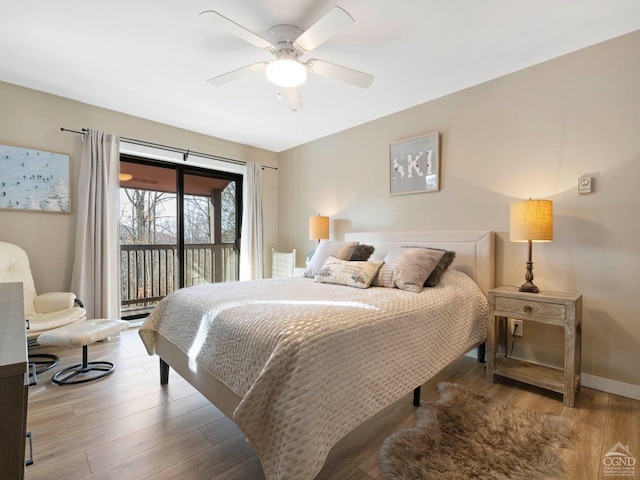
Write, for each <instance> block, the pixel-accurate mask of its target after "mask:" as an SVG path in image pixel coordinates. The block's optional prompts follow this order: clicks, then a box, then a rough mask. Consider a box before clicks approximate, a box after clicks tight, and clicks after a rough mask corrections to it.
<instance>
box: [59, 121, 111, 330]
mask: <svg viewBox="0 0 640 480" xmlns="http://www.w3.org/2000/svg"><path fill="white" fill-rule="evenodd" d="M83 142H84V144H83V146H82V157H81V160H80V176H79V180H78V215H77V225H76V246H75V260H74V264H73V274H72V277H71V287H72V291H73V292H74V293H75V294H76V295H77V297H78V299H79V300H81V301H82V303H84V306H85V308H86V310H87V316H88V318H114V319H119V318H120V265H119V253H118V250H119V233H118V195H119V190H118V187H119V181H118V173H119V171H120V163H119V162H120V139H119V138H118V137H117V136H116V135H111V134H106V133H104V132H101V131H98V130H88V131H86V132H85V135H84V139H83Z"/></svg>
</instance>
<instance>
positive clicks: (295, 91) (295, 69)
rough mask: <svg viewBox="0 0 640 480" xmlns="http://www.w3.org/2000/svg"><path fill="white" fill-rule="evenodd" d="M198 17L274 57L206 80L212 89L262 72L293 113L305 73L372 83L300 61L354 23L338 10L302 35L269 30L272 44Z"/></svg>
mask: <svg viewBox="0 0 640 480" xmlns="http://www.w3.org/2000/svg"><path fill="white" fill-rule="evenodd" d="M200 15H207V16H210V17H214V18H215V19H216V20H219V21H220V22H221V23H222V25H224V27H225V28H226V29H227V31H229V33H231V34H233V35H235V36H236V37H238V38H241V39H242V40H245V41H246V42H249V43H251V44H252V45H255V46H256V47H258V48H261V49H263V50H268V51H270V52H271V53H272V54H273V56H274V57H275V58H274V59H273V60H272V61H270V62H257V63H253V64H251V65H247V66H245V67H242V68H239V69H237V70H233V71H230V72H227V73H223V74H222V75H218V76H216V77H213V78H210V79H209V80H208V82H209V83H211V84H212V85H215V86H219V85H224V84H225V83H228V82H231V81H233V80H237V79H238V78H241V77H244V76H246V75H250V74H253V73H257V72H263V71H265V72H266V76H267V79H269V81H271V82H272V83H274V84H276V85H277V86H279V87H282V88H284V89H286V94H287V103H288V105H289V108H290V109H291V110H294V111H296V110H298V109H300V108H301V107H302V93H301V91H300V86H301V85H302V84H303V83H304V82H305V81H306V80H307V72H311V73H315V74H318V75H323V76H325V77H330V78H334V79H336V80H340V81H343V82H346V83H349V84H351V85H355V86H357V87H361V88H368V87H369V86H370V85H371V83H372V82H373V75H369V74H368V73H364V72H360V71H358V70H353V69H351V68H348V67H343V66H341V65H336V64H334V63H329V62H325V61H323V60H318V59H316V58H312V59H309V60H307V61H303V60H302V59H301V58H300V57H302V56H303V55H305V54H307V53H309V52H311V51H312V50H314V49H315V48H316V47H318V46H319V45H321V44H323V43H324V42H326V41H327V40H329V39H330V38H331V37H333V36H334V35H336V34H337V33H339V32H341V31H342V30H344V29H345V28H347V27H348V26H349V25H351V24H352V23H354V20H353V17H351V15H349V14H348V13H347V12H346V11H345V10H343V9H342V8H340V7H338V6H335V7H333V8H332V9H331V10H329V12H327V13H326V14H325V15H324V16H323V17H321V18H320V19H319V20H318V21H316V22H315V23H314V24H313V25H311V27H309V28H308V29H307V30H306V31H303V30H301V29H300V28H298V27H296V26H294V25H275V26H274V27H271V29H269V36H270V37H271V38H272V39H273V41H269V40H267V39H265V38H262V37H261V36H260V35H258V34H256V33H254V32H252V31H251V30H248V29H247V28H245V27H243V26H242V25H240V24H238V23H236V22H234V21H233V20H230V19H229V18H227V17H225V16H224V15H221V14H219V13H218V12H216V11H214V10H205V11H204V12H202V13H200Z"/></svg>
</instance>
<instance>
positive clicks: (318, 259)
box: [304, 240, 358, 278]
mask: <svg viewBox="0 0 640 480" xmlns="http://www.w3.org/2000/svg"><path fill="white" fill-rule="evenodd" d="M357 246H358V242H333V241H331V240H320V244H319V245H318V248H316V251H315V253H314V254H313V257H311V260H309V263H308V264H307V268H305V269H304V276H305V277H309V278H315V276H316V275H317V274H318V272H319V271H320V269H321V268H322V267H323V265H324V262H326V261H327V259H328V258H329V257H336V258H338V259H340V260H349V259H350V258H351V255H353V251H354V250H355V249H356V247H357Z"/></svg>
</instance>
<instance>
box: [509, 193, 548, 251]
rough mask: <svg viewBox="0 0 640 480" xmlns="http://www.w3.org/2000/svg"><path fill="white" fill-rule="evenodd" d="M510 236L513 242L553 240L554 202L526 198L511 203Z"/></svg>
mask: <svg viewBox="0 0 640 480" xmlns="http://www.w3.org/2000/svg"><path fill="white" fill-rule="evenodd" d="M509 238H510V240H511V241H512V242H528V241H529V240H531V241H532V242H551V241H552V240H553V202H552V201H551V200H525V201H524V202H517V203H512V204H511V216H510V226H509Z"/></svg>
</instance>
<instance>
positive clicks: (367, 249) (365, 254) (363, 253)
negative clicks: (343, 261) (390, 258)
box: [349, 244, 375, 262]
mask: <svg viewBox="0 0 640 480" xmlns="http://www.w3.org/2000/svg"><path fill="white" fill-rule="evenodd" d="M374 250H375V248H374V247H373V246H372V245H362V244H360V245H358V246H357V247H356V249H355V250H354V252H353V255H351V258H350V259H349V260H350V261H352V262H366V261H367V260H369V257H370V256H371V255H372V254H373V251H374Z"/></svg>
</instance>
